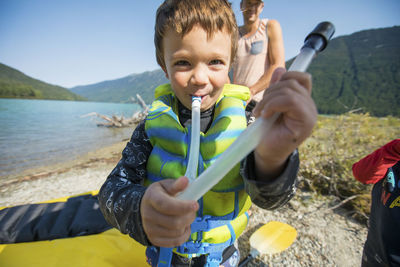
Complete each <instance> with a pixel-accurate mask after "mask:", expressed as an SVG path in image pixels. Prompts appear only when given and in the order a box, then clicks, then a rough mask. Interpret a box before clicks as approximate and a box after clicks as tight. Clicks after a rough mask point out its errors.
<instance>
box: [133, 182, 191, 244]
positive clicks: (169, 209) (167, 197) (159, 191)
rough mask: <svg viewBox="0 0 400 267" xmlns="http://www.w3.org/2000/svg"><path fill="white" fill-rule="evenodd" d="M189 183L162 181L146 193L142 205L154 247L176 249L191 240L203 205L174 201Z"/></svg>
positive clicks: (144, 223) (147, 233)
mask: <svg viewBox="0 0 400 267" xmlns="http://www.w3.org/2000/svg"><path fill="white" fill-rule="evenodd" d="M188 183H189V181H188V179H187V178H186V177H180V178H179V179H178V180H173V179H167V180H162V181H160V182H156V183H153V184H151V185H150V186H149V187H148V188H147V190H146V192H145V193H144V196H143V198H142V202H141V203H140V213H141V216H142V223H143V229H144V231H145V233H146V235H147V238H148V239H149V241H150V242H151V243H152V244H153V245H154V246H159V247H175V246H179V245H181V244H182V243H184V242H185V241H187V240H188V238H189V236H190V224H191V223H192V222H193V221H194V219H195V218H196V211H197V210H198V208H199V205H198V203H197V202H196V201H185V200H180V199H177V198H175V197H174V196H175V195H176V194H177V193H179V192H181V191H183V190H184V189H185V188H186V187H187V185H188Z"/></svg>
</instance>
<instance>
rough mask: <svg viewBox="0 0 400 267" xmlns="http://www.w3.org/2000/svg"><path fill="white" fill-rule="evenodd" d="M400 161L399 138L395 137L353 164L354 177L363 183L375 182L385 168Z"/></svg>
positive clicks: (383, 173) (382, 174) (384, 171)
mask: <svg viewBox="0 0 400 267" xmlns="http://www.w3.org/2000/svg"><path fill="white" fill-rule="evenodd" d="M398 161H400V139H395V140H393V141H391V142H389V143H387V144H386V145H384V146H383V147H381V148H379V149H377V150H375V151H374V152H372V153H371V154H369V155H368V156H366V157H364V158H362V159H361V160H359V161H358V162H356V163H354V164H353V175H354V177H355V178H356V179H357V180H358V181H360V182H362V183H364V184H375V183H377V182H378V181H379V180H381V179H382V178H383V177H384V176H385V174H386V172H387V169H388V168H390V167H392V166H393V165H395V164H396V163H397V162H398Z"/></svg>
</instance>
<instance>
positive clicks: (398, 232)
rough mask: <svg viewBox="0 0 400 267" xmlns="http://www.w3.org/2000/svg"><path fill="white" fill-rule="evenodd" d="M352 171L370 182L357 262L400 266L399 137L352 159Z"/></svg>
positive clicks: (371, 264) (364, 181) (361, 178)
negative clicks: (363, 236)
mask: <svg viewBox="0 0 400 267" xmlns="http://www.w3.org/2000/svg"><path fill="white" fill-rule="evenodd" d="M353 175H354V177H355V178H356V179H357V180H358V181H360V182H362V183H364V184H374V187H373V189H372V192H371V202H372V203H371V213H370V216H369V223H368V236H367V240H366V241H365V244H364V251H363V257H362V261H361V266H363V267H367V266H400V243H399V240H400V139H395V140H393V141H391V142H389V143H387V144H385V145H384V146H382V147H380V148H379V149H377V150H375V151H374V152H372V153H371V154H369V155H368V156H366V157H364V158H362V159H360V160H359V161H358V162H356V163H354V164H353Z"/></svg>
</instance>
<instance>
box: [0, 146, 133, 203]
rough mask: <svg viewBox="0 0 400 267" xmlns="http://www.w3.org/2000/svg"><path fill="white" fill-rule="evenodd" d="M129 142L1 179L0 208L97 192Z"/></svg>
mask: <svg viewBox="0 0 400 267" xmlns="http://www.w3.org/2000/svg"><path fill="white" fill-rule="evenodd" d="M128 141H129V140H128V139H126V140H122V141H120V142H118V143H114V144H112V145H109V146H106V147H103V148H100V149H97V150H93V151H89V152H87V153H85V154H82V155H79V156H77V157H76V158H75V159H73V160H69V161H62V162H59V163H55V164H51V165H47V166H42V167H37V168H32V169H28V170H24V171H22V172H21V173H19V174H14V175H9V176H3V177H2V178H3V179H2V181H0V207H1V206H14V205H21V204H27V203H35V202H40V201H46V200H50V199H54V198H59V197H65V196H69V195H74V194H80V193H84V192H88V191H93V190H99V189H100V187H101V185H102V183H103V182H104V181H105V179H106V178H107V176H108V174H109V173H110V172H111V171H112V169H113V168H114V167H115V165H116V164H117V163H118V161H119V160H120V158H121V153H122V150H123V149H124V147H125V146H126V143H127V142H128Z"/></svg>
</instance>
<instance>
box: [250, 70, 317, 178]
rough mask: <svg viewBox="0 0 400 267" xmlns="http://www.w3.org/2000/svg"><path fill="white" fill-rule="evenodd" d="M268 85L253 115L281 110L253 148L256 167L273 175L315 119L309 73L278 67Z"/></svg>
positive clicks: (306, 134)
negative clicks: (287, 70)
mask: <svg viewBox="0 0 400 267" xmlns="http://www.w3.org/2000/svg"><path fill="white" fill-rule="evenodd" d="M276 81H278V82H276ZM271 84H272V85H271V86H270V87H269V88H268V89H267V90H265V92H264V97H263V99H262V100H261V101H260V102H259V103H258V104H257V106H256V108H255V109H254V115H255V116H256V117H262V118H265V119H268V118H269V117H271V116H272V115H273V114H274V113H276V112H280V113H281V115H280V117H279V118H278V119H277V120H276V122H275V123H274V125H273V126H272V127H271V129H270V130H269V131H268V132H266V133H265V136H264V137H263V139H262V141H261V142H260V144H259V145H258V146H257V148H256V149H255V160H256V166H257V168H258V170H259V171H261V173H266V174H268V173H269V174H276V172H277V171H279V169H282V167H283V166H284V164H285V162H286V160H287V158H288V156H289V155H290V154H291V153H292V152H293V151H294V150H295V149H296V148H297V147H298V146H299V145H300V144H301V143H302V142H303V141H304V140H305V139H306V138H307V137H308V136H310V134H311V132H312V129H313V127H314V124H315V122H316V121H317V109H316V106H315V103H314V101H313V99H312V98H311V75H310V74H308V73H303V72H286V73H285V70H284V69H283V68H278V69H277V70H275V72H274V74H273V76H272V79H271ZM274 172H275V173H274Z"/></svg>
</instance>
